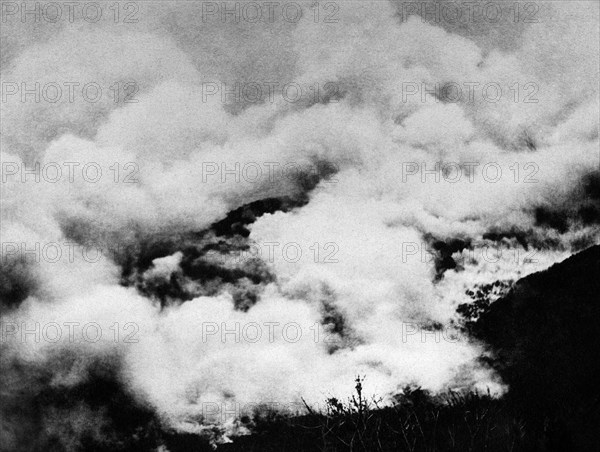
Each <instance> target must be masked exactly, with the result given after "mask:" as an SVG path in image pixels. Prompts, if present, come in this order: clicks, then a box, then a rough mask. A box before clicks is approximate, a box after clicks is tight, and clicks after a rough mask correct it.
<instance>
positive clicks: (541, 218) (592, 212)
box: [534, 172, 600, 234]
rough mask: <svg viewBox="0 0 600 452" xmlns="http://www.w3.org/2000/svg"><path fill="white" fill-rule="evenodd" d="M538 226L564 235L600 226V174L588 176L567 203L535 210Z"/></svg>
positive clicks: (593, 173) (595, 173) (582, 180)
mask: <svg viewBox="0 0 600 452" xmlns="http://www.w3.org/2000/svg"><path fill="white" fill-rule="evenodd" d="M534 215H535V221H536V225H537V226H541V227H543V228H550V229H554V230H556V231H557V232H559V233H561V234H563V233H565V232H567V231H570V230H573V229H576V228H578V227H581V226H593V225H598V224H600V172H592V173H588V174H586V175H585V176H584V177H583V178H582V179H581V183H580V184H579V186H578V187H577V188H576V189H574V190H573V192H572V193H571V194H570V195H569V197H568V199H567V200H566V202H564V203H563V204H561V205H558V206H556V205H554V206H538V207H536V208H535V209H534Z"/></svg>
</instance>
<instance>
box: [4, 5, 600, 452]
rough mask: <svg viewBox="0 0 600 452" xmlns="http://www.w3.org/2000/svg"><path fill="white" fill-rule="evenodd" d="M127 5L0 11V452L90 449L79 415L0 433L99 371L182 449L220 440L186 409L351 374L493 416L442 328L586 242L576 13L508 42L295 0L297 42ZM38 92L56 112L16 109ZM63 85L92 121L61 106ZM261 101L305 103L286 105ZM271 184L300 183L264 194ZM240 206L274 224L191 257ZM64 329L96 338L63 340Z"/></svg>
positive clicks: (580, 14)
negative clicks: (477, 407)
mask: <svg viewBox="0 0 600 452" xmlns="http://www.w3.org/2000/svg"><path fill="white" fill-rule="evenodd" d="M33 3H34V2H31V5H33ZM229 3H230V4H231V5H230V6H231V7H232V8H234V5H235V4H237V5H238V7H243V6H244V4H245V2H229ZM444 3H448V2H427V4H426V6H427V7H430V8H436V7H437V8H440V7H441V6H440V5H442V6H443V5H444ZM100 4H101V5H103V6H104V7H105V9H104V13H105V14H109V9H108V3H106V4H104V3H103V2H101V3H100ZM132 4H135V5H136V12H135V17H136V18H137V19H138V20H137V22H127V23H124V22H123V21H122V19H123V16H121V19H120V20H119V21H118V23H115V22H117V21H115V20H113V16H109V18H108V19H102V20H100V21H97V22H89V21H85V20H83V19H81V18H80V17H77V14H76V16H75V20H74V21H73V22H71V21H69V20H60V21H57V22H56V23H50V22H49V21H46V20H40V21H38V22H33V21H31V20H21V16H20V11H18V12H14V8H15V6H14V5H17V6H16V7H19V8H20V6H19V5H20V3H19V4H17V3H14V4H13V3H11V5H12V6H10V7H7V6H6V2H3V6H2V7H3V18H5V19H6V21H5V22H4V21H3V23H2V36H1V38H2V48H1V51H2V58H1V61H2V72H1V76H2V83H3V87H2V94H3V99H2V104H1V108H2V111H1V114H2V130H1V140H2V141H1V151H2V158H1V160H2V165H3V166H2V178H3V179H2V217H1V221H2V232H1V235H2V237H1V242H2V244H3V246H2V253H3V254H2V262H1V264H2V271H1V273H0V297H1V299H2V305H1V314H2V322H3V330H2V334H3V337H2V344H1V345H0V346H1V348H2V352H3V353H2V355H3V357H2V361H1V365H2V373H3V375H6V376H7V377H6V379H5V380H4V383H3V385H2V397H3V398H4V399H5V401H7V403H8V404H5V403H3V404H2V405H3V407H5V406H8V407H9V408H6V409H5V408H3V413H2V418H3V425H2V435H3V436H4V437H5V439H6V442H5V444H6V445H7V446H5V447H6V449H7V450H14V449H18V447H17V445H18V444H19V442H20V441H23V439H22V438H24V437H27V435H30V434H31V433H30V432H31V431H33V432H34V433H33V435H34V436H35V435H38V436H40V435H41V436H43V435H46V436H52V435H55V436H59V437H60V438H62V440H61V441H63V445H64V447H66V448H67V449H72V450H76V449H77V448H78V447H80V446H81V443H80V442H78V441H81V437H82V436H83V435H84V433H85V434H86V435H91V436H94V435H96V436H98V435H101V434H102V433H100V431H99V430H94V429H100V427H98V425H100V424H102V422H105V421H104V420H103V419H104V418H105V416H104V414H103V411H102V408H97V407H95V406H94V405H93V404H86V402H85V401H82V402H81V403H82V404H81V405H80V406H78V408H77V410H76V414H73V415H72V417H71V416H70V417H68V418H67V419H66V420H65V421H64V423H65V425H67V427H65V426H64V425H62V424H61V425H55V424H53V423H52V422H51V421H50V420H49V418H50V417H51V416H44V415H36V416H37V417H36V421H35V422H33V421H31V422H30V417H35V416H33V415H31V416H30V414H28V413H29V412H28V411H26V410H25V412H24V414H23V413H20V414H15V413H14V411H11V410H10V407H11V406H12V405H11V404H13V403H18V404H21V405H27V404H33V405H35V403H39V402H37V400H39V399H38V398H36V397H37V396H38V395H39V394H40V393H43V392H44V391H45V390H49V389H50V390H52V391H58V392H60V391H67V392H68V390H69V388H74V387H78V385H81V384H83V383H85V382H86V381H89V380H90V378H92V377H91V376H90V375H92V374H93V372H92V370H90V369H97V368H98V366H100V368H102V369H110V372H109V373H110V375H111V377H110V378H113V379H114V380H115V381H117V382H118V384H119V386H120V387H121V388H122V390H123V391H124V393H126V394H127V395H128V396H129V397H131V400H135V401H136V403H139V404H140V405H142V406H144V407H146V408H147V409H148V410H150V411H151V412H152V413H154V414H155V415H156V416H157V418H158V419H160V421H161V422H163V423H164V425H166V426H168V427H169V428H174V429H176V430H178V431H186V432H202V431H203V430H205V429H206V428H208V427H207V426H209V425H212V424H217V425H221V427H220V428H224V429H225V428H231V429H233V430H235V428H236V426H235V425H234V423H232V422H231V419H227V421H224V420H223V418H222V417H219V416H217V417H216V418H215V419H209V418H208V417H207V413H206V406H207V405H206V404H207V403H210V404H216V405H217V406H221V407H222V406H223V404H239V405H240V406H246V407H249V406H251V405H252V406H253V405H257V404H261V403H263V404H264V403H274V402H276V403H279V404H280V406H294V404H297V403H298V402H300V401H301V398H304V399H305V400H306V401H307V402H308V403H310V404H318V403H320V402H322V400H324V399H325V398H326V397H327V396H329V395H336V396H340V397H344V396H345V395H347V394H349V393H350V392H351V390H352V385H353V380H354V377H355V376H356V375H357V374H360V375H366V376H367V379H366V381H365V388H366V389H365V390H366V392H368V393H372V394H378V395H382V396H391V395H393V394H394V393H395V392H397V391H398V390H399V388H401V387H403V386H405V385H407V384H417V385H420V386H422V387H424V388H426V389H430V390H432V391H442V390H444V389H447V388H462V387H475V388H479V389H482V390H486V388H490V389H491V390H492V392H495V393H501V392H502V391H503V390H504V389H505V387H504V386H503V384H502V382H501V381H499V380H498V378H497V377H496V376H495V375H494V374H493V373H492V372H491V371H490V370H489V369H486V368H484V367H482V365H481V364H479V363H478V361H477V358H478V357H479V356H480V354H481V353H482V350H483V349H482V346H481V345H480V344H476V343H473V342H471V341H469V339H468V338H466V337H464V336H463V335H462V334H461V333H460V332H459V330H458V329H456V328H455V326H454V325H455V322H456V320H457V318H456V313H455V310H456V307H457V305H458V304H459V303H462V302H464V301H465V290H466V289H468V288H469V287H470V285H472V284H473V283H476V282H482V283H483V282H493V281H495V280H498V279H502V280H511V279H512V280H515V279H517V278H519V277H520V276H523V275H525V274H527V273H530V272H533V271H537V270H540V269H542V268H545V267H546V266H548V265H550V264H552V263H553V262H556V261H557V260H560V259H561V258H563V257H565V256H567V255H569V253H571V252H572V251H574V250H577V249H580V248H582V247H585V246H588V245H590V244H592V243H598V240H599V235H598V227H597V225H598V222H599V221H600V217H599V215H598V212H599V207H598V202H599V199H598V194H597V192H598V177H599V174H598V170H599V167H598V165H599V155H598V115H599V107H598V81H599V73H598V64H599V61H598V59H599V56H598V55H599V48H598V46H599V44H598V43H599V39H598V38H599V36H598V21H599V18H598V8H597V7H596V6H595V5H593V4H592V2H578V3H577V4H569V3H567V2H540V3H539V4H536V5H537V6H536V10H535V21H526V20H522V19H523V18H522V17H520V18H519V19H518V20H515V11H508V10H507V8H508V7H507V6H506V5H504V6H502V7H501V8H500V10H501V14H500V20H498V21H484V22H485V23H484V24H483V25H482V23H481V22H478V21H476V20H473V21H469V20H467V21H466V22H465V23H463V24H462V25H461V26H457V25H456V22H454V21H451V20H448V19H444V18H443V17H442V18H435V17H433V18H432V17H428V16H425V17H423V18H422V17H421V16H420V15H419V14H417V12H418V11H416V12H415V11H414V10H413V9H412V8H413V6H414V4H415V3H414V2H400V1H391V2H387V1H377V2H370V1H364V2H359V1H349V2H333V3H332V4H334V5H335V6H336V8H335V11H324V10H321V11H320V13H321V15H320V16H319V17H318V19H316V17H315V16H314V14H315V6H314V4H312V3H311V2H306V3H304V2H296V3H294V4H295V5H297V6H298V7H299V8H301V9H302V11H303V15H302V16H301V17H299V18H297V20H289V16H284V15H282V13H281V11H278V10H275V12H274V14H273V20H261V21H258V22H253V21H248V20H244V18H243V17H242V18H241V20H233V18H232V17H230V16H226V17H225V18H224V19H223V17H222V16H221V15H220V12H215V10H214V8H217V9H218V8H219V5H220V3H211V2H132ZM207 5H209V7H207ZM215 5H216V6H215ZM240 5H241V6H240ZM419 5H421V4H420V3H419ZM423 5H425V3H423ZM31 8H34V6H31ZM513 8H514V6H513ZM121 13H122V14H124V13H125V11H121ZM263 13H264V14H266V12H264V11H263ZM288 13H289V15H291V16H292V17H294V18H295V17H296V16H295V12H294V11H291V10H290V11H288ZM409 13H411V14H409ZM521 13H523V11H521ZM110 14H112V11H111V12H110ZM329 14H334V16H332V17H334V18H335V20H332V21H325V19H324V18H325V17H326V16H328V15H329ZM286 17H287V18H286ZM26 19H27V16H26ZM438 19H439V20H438ZM3 20H4V19H3ZM36 83H39V84H40V86H41V87H44V86H47V85H52V86H55V85H56V86H60V87H62V97H61V98H60V99H59V100H58V101H56V102H49V101H48V100H47V97H48V96H50V97H51V96H53V93H54V91H52V89H54V88H52V87H49V88H48V90H47V91H45V92H44V91H42V92H41V94H40V96H41V98H40V99H39V100H38V99H34V97H35V94H28V95H26V96H25V97H22V94H23V93H22V91H23V89H24V88H23V86H25V87H27V88H29V89H31V88H32V87H35V86H36ZM73 83H78V85H73ZM87 83H94V84H97V86H99V87H101V89H102V95H101V96H100V97H99V99H98V100H95V99H94V101H90V100H89V98H88V99H83V96H82V91H81V89H82V86H83V85H86V84H87ZM128 83H129V84H130V85H128V86H129V88H128V89H124V87H125V86H126V84H128ZM69 84H71V85H70V86H73V87H74V88H73V96H74V99H70V98H69V91H68V88H67V87H68V86H69ZM115 84H118V88H117V90H116V91H115V90H114V89H111V88H110V87H111V86H115ZM257 84H258V85H260V86H261V87H262V89H261V90H260V92H259V93H258V94H256V93H257V91H252V93H253V94H252V95H246V96H244V95H242V96H237V97H238V98H236V95H235V94H229V95H225V96H223V92H224V91H226V90H230V91H231V90H235V87H236V86H241V87H247V88H248V89H249V90H252V89H254V88H255V86H256V85H257ZM286 84H290V85H293V87H302V88H303V96H301V98H300V99H298V100H296V101H294V102H292V101H291V100H290V97H294V96H295V93H294V89H295V88H292V89H291V90H288V91H285V90H283V91H282V86H283V85H286ZM487 85H489V87H488V89H487V91H483V90H482V87H484V86H487ZM268 86H273V89H272V91H270V90H269V89H267V88H265V87H268ZM469 87H471V88H469ZM470 89H472V91H470ZM248 92H250V91H248ZM248 92H246V94H247V93H248ZM482 93H483V94H482ZM497 93H500V95H501V97H500V98H499V99H496V95H497ZM255 94H256V95H255ZM471 94H472V95H471ZM87 95H88V96H91V97H94V96H95V91H94V89H93V87H92V88H91V89H90V90H89V91H88V92H87ZM115 95H117V97H118V98H117V99H116V100H117V101H116V102H115ZM127 96H130V97H127ZM124 100H135V102H126V101H124ZM36 163H37V164H39V165H40V166H41V167H42V168H46V169H48V171H54V169H55V168H56V167H60V168H61V169H62V171H63V175H62V177H60V178H59V180H58V181H56V182H49V181H48V178H50V177H53V176H48V174H50V173H46V174H45V175H44V172H43V171H42V174H41V176H40V177H41V180H39V181H36V179H35V176H34V175H32V174H27V173H26V171H25V170H24V168H30V167H33V166H34V165H35V164H36ZM290 163H293V164H294V166H296V167H298V166H301V167H303V168H309V167H310V168H313V169H314V168H321V169H322V168H325V171H316V174H312V175H308V176H307V175H306V174H305V173H300V174H295V175H291V176H290V175H289V174H287V175H285V176H284V175H283V174H282V173H281V171H280V169H281V168H282V167H284V166H285V165H286V164H290ZM86 164H87V165H88V167H90V166H91V167H93V168H98V167H99V168H101V169H102V177H100V178H99V179H98V181H97V182H93V183H92V182H90V181H89V178H87V180H86V178H83V177H81V168H83V167H84V166H85V165H86ZM115 164H116V165H118V169H119V171H120V172H119V173H118V174H117V173H116V172H115V170H114V165H115ZM436 164H438V165H442V166H444V164H445V166H444V167H445V168H446V169H445V170H443V171H437V172H435V171H433V172H432V170H434V169H435V168H436ZM69 165H71V167H72V168H74V170H73V171H74V172H73V174H74V175H75V176H74V177H73V178H72V179H69V178H68V177H67V176H66V169H67V168H69ZM73 165H77V166H73ZM127 165H130V166H127ZM236 165H238V167H239V168H242V169H248V170H249V172H247V173H245V172H244V171H242V170H235V168H236ZM269 165H270V168H279V169H276V170H275V171H274V173H273V174H268V176H269V177H267V171H268V169H269ZM274 165H279V166H277V167H276V166H274ZM486 165H487V167H486ZM257 166H258V167H260V171H262V172H261V173H260V174H259V177H258V178H254V174H255V173H254V172H252V171H256V167H257ZM484 167H486V171H483V168H484ZM111 168H112V169H111ZM224 168H227V169H229V170H231V169H234V173H236V174H231V173H230V174H223V171H222V170H223V169H224ZM457 168H458V169H457ZM497 169H499V170H500V171H501V172H499V173H496V170H497ZM457 171H458V172H457ZM92 173H93V172H92ZM92 173H90V174H92ZM24 174H25V175H24ZM51 174H52V175H54V173H51ZM249 174H251V176H249ZM128 176H129V177H131V180H132V181H133V182H134V183H121V182H122V181H123V179H124V178H125V177H128ZM270 176H273V177H270ZM92 177H95V176H92ZM115 177H117V178H118V182H119V183H116V182H115ZM594 196H595V197H594ZM265 200H278V201H277V202H279V203H281V206H279V207H280V208H274V209H271V210H270V211H268V212H265V213H264V214H262V215H258V218H254V217H252V218H250V219H248V218H246V217H244V219H243V220H241V223H242V229H244V230H245V231H246V232H245V234H242V235H235V234H229V235H227V234H226V235H223V234H219V233H217V232H215V230H216V229H215V225H216V224H220V223H219V222H223V221H224V220H226V219H227V218H231V215H232V212H237V210H236V209H240V208H241V209H242V211H243V210H244V209H245V208H246V206H248V205H251V204H252V203H255V202H261V201H265ZM282 206H283V207H282ZM228 215H229V216H228ZM243 215H245V214H242V216H243ZM453 240H459V241H460V243H462V244H463V246H459V247H458V248H457V249H453V250H451V251H449V252H448V254H447V257H453V258H454V259H453V261H459V262H460V263H459V264H458V265H457V266H456V267H455V268H454V269H448V270H447V271H445V272H444V270H446V268H445V267H443V265H442V267H443V268H440V264H439V259H438V258H440V256H439V255H437V258H435V259H434V258H432V256H431V254H429V253H428V252H426V250H425V247H426V246H427V247H432V246H434V245H435V243H437V244H438V245H439V244H440V243H442V244H443V243H446V244H448V243H451V241H453ZM65 243H69V244H71V245H70V248H68V247H66V246H64V245H62V244H65ZM273 243H276V244H277V247H275V246H274V245H272V244H273ZM48 244H61V247H60V252H62V257H61V258H59V259H56V260H55V259H52V258H49V257H48V255H46V254H44V253H42V252H41V251H40V250H43V249H46V250H47V249H49V248H48V247H46V245H48ZM89 244H93V245H98V244H102V245H104V246H105V249H104V250H103V252H102V256H101V257H100V258H99V259H89V258H88V257H89V256H88V257H86V256H87V255H85V256H84V255H82V253H81V252H80V249H81V248H82V247H85V246H88V245H89ZM252 244H254V246H255V247H256V246H258V248H259V250H260V256H254V257H252V258H249V257H248V256H249V254H248V252H247V251H248V250H247V247H248V246H250V245H252ZM268 244H271V245H268ZM291 244H293V246H287V248H285V245H291ZM438 245H435V246H438ZM269 246H271V247H272V248H269ZM36 247H37V248H36ZM284 248H285V251H284V250H283V249H284ZM490 249H491V250H492V251H490ZM27 250H29V253H27ZM31 250H33V251H31ZM36 250H37V251H36ZM70 250H72V251H73V253H72V256H70V255H69V256H67V253H68V252H69V251H70ZM206 250H210V251H211V252H210V253H207V252H206ZM240 250H246V252H245V254H244V253H242V254H241V255H240ZM499 250H501V251H502V252H501V253H500V255H498V253H496V254H494V252H495V251H496V252H497V251H499ZM51 251H52V250H51ZM488 252H489V254H486V253H488ZM194 253H195V254H194ZM40 254H41V257H40ZM492 255H494V258H491V256H492ZM526 255H527V256H530V257H532V258H531V259H529V260H527V259H523V256H526ZM52 256H54V254H52ZM92 260H93V262H92ZM200 264H202V265H200ZM191 269H196V270H195V272H192V270H191ZM214 275H216V276H214ZM231 275H234V276H231ZM175 286H177V287H178V291H174V290H172V288H173V287H175ZM240 299H243V300H244V301H243V302H240ZM69 322H77V325H88V324H91V323H94V324H95V325H96V326H94V328H93V329H91V330H89V331H88V333H89V334H91V335H92V336H93V335H94V334H95V331H96V330H99V331H100V332H101V333H102V337H101V338H98V340H95V341H90V340H83V339H82V336H81V331H75V333H74V339H73V337H71V336H69V335H68V334H67V333H66V329H65V327H64V324H65V323H69ZM51 323H55V324H58V325H60V326H61V331H62V336H61V337H60V338H59V339H57V340H55V341H54V340H48V339H47V337H46V336H45V334H46V333H47V334H48V335H50V336H52V338H54V337H55V334H54V333H55V332H54V331H52V332H50V329H49V328H46V329H45V330H44V329H43V328H44V326H47V325H50V324H51ZM36 324H38V325H40V328H41V330H40V331H39V332H38V333H39V334H38V335H41V336H42V337H41V340H36V334H37V333H35V330H34V325H36ZM116 324H118V326H117V327H116V328H115V325H116ZM23 325H25V326H27V327H28V328H29V329H30V330H32V329H33V331H34V332H33V333H30V334H29V335H26V337H25V340H23V338H22V336H21V334H22V328H23ZM256 326H258V330H260V332H261V333H262V335H261V336H260V337H256V331H257V328H256ZM236 328H239V330H238V332H237V333H235V332H234V331H235V329H236ZM440 328H441V331H442V332H443V334H442V335H441V337H442V339H441V340H439V337H440ZM115 329H116V331H115ZM225 329H227V331H229V333H228V332H227V331H225ZM436 331H437V333H436ZM42 333H44V334H42ZM117 333H118V334H119V336H118V337H117V336H115V334H117ZM222 334H224V335H222ZM236 334H237V335H238V336H240V337H237V336H236ZM436 334H437V336H436ZM129 335H130V336H129ZM436 337H437V340H436ZM127 338H130V339H132V340H126V339H127ZM238 339H239V340H238ZM61 357H62V358H61ZM65 357H67V358H65ZM95 371H96V370H94V372H95ZM107 372H108V371H107ZM24 394H25V395H24ZM32 400H34V401H36V402H32ZM42 405H43V403H42ZM36 406H37V405H36ZM211 406H214V405H211ZM81 419H86V420H87V421H85V422H84V421H81ZM82 422H83V424H82ZM223 425H225V427H223ZM40 426H41V427H40ZM94 426H95V427H94ZM40 432H45V433H43V434H42V433H40ZM65 432H67V433H65ZM67 442H68V444H67Z"/></svg>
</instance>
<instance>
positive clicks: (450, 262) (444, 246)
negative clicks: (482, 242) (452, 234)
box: [424, 233, 472, 281]
mask: <svg viewBox="0 0 600 452" xmlns="http://www.w3.org/2000/svg"><path fill="white" fill-rule="evenodd" d="M424 239H425V241H426V243H427V245H428V251H429V252H430V253H431V254H432V255H433V260H434V270H435V277H434V279H435V281H439V280H441V279H442V278H443V277H444V272H446V271H447V270H456V271H460V270H461V269H462V266H461V264H460V263H458V262H456V261H455V260H454V258H453V257H452V255H453V254H454V253H460V252H461V251H463V250H464V249H471V248H472V245H471V241H470V240H468V239H461V238H449V239H445V240H439V239H437V238H435V237H434V236H433V235H432V234H429V233H426V234H424Z"/></svg>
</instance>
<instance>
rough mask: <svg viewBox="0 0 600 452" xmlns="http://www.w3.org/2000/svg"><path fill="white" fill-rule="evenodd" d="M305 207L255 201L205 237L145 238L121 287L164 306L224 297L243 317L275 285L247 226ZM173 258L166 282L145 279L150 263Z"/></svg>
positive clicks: (302, 200)
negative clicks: (175, 259)
mask: <svg viewBox="0 0 600 452" xmlns="http://www.w3.org/2000/svg"><path fill="white" fill-rule="evenodd" d="M305 177H308V176H305ZM317 183H318V181H317V180H316V179H311V178H307V179H306V180H304V182H303V184H304V188H306V189H312V188H314V186H315V185H316V184H317ZM307 202H308V197H307V196H304V195H303V196H300V197H298V198H289V197H284V198H267V199H263V200H258V201H255V202H252V203H250V204H247V205H244V206H241V207H239V208H237V209H235V210H232V211H231V212H229V213H228V214H227V216H226V217H225V218H224V219H223V220H220V221H218V222H216V223H214V224H213V225H211V226H210V227H209V228H208V229H206V230H204V231H199V232H194V233H189V234H180V235H178V236H173V235H170V236H164V237H163V236H160V237H151V238H148V239H147V240H144V241H142V242H141V244H140V245H139V248H138V250H137V253H136V254H135V255H133V256H130V258H129V259H130V260H129V262H128V265H124V266H123V273H122V280H123V284H124V285H134V286H135V287H136V288H137V289H138V290H139V291H140V292H141V293H142V294H144V295H146V296H149V297H155V298H157V299H158V300H160V302H161V304H162V305H163V306H165V305H167V304H171V303H179V302H181V301H188V300H191V299H193V298H196V297H199V296H214V295H218V294H219V293H221V292H223V291H227V292H228V293H230V294H231V295H232V297H233V300H234V303H235V306H236V308H237V309H239V310H242V311H245V310H247V309H249V308H250V307H251V306H252V305H254V304H255V303H256V301H257V300H258V297H259V294H260V292H261V290H262V287H263V286H264V284H267V283H270V282H273V281H274V279H275V277H274V275H273V274H272V273H271V272H270V270H269V269H268V267H267V265H266V263H265V262H264V261H263V260H262V259H261V258H260V256H254V255H253V254H252V253H253V247H252V245H253V244H252V242H251V241H250V240H249V239H248V237H249V235H250V230H249V229H248V226H249V225H250V224H252V223H254V222H255V221H256V220H257V218H259V217H260V216H262V215H264V214H272V213H275V212H279V211H281V212H288V211H290V210H292V209H294V208H297V207H300V206H302V205H305V204H306V203H307ZM175 252H180V253H181V262H180V264H179V268H178V270H177V271H176V272H174V273H172V274H171V275H170V276H169V278H168V279H166V280H165V279H160V278H158V279H156V278H154V279H152V278H151V279H149V278H147V277H145V275H144V274H145V272H146V271H147V270H149V269H150V268H151V267H152V261H153V260H154V259H157V258H162V257H165V256H169V255H172V254H174V253H175Z"/></svg>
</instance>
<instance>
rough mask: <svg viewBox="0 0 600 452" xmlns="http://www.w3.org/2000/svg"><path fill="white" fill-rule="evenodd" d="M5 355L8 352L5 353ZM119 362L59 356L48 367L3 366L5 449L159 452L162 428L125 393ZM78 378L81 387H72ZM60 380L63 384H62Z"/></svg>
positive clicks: (9, 362)
mask: <svg viewBox="0 0 600 452" xmlns="http://www.w3.org/2000/svg"><path fill="white" fill-rule="evenodd" d="M5 351H6V350H5ZM119 372H120V365H119V361H118V359H117V358H115V357H91V356H84V355H82V354H80V353H77V352H73V351H60V352H55V353H53V354H52V355H51V356H49V357H48V359H47V360H46V362H43V363H37V364H31V363H24V362H21V361H19V360H18V359H16V358H8V357H6V355H5V358H3V360H2V375H3V378H2V383H1V396H2V401H1V402H2V407H1V410H2V444H3V445H4V447H5V449H4V448H3V450H11V451H20V450H23V451H25V450H27V451H40V452H41V451H87V450H94V451H107V452H108V451H115V450H120V451H121V450H122V451H129V450H133V451H136V450H139V451H142V450H152V449H153V448H156V447H157V445H158V441H159V435H160V428H161V427H160V422H159V420H158V419H157V418H156V415H155V413H154V412H153V410H151V409H150V407H147V406H145V405H144V404H142V403H140V401H139V400H138V399H137V398H136V397H134V396H133V395H132V394H131V393H130V392H129V391H127V390H126V389H125V387H124V384H123V382H122V381H121V379H120V377H119ZM75 374H76V378H77V381H76V382H75V383H73V384H71V383H69V381H68V380H69V376H70V375H72V376H74V375H75ZM61 380H62V381H61Z"/></svg>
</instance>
